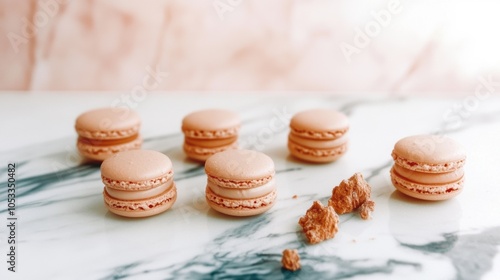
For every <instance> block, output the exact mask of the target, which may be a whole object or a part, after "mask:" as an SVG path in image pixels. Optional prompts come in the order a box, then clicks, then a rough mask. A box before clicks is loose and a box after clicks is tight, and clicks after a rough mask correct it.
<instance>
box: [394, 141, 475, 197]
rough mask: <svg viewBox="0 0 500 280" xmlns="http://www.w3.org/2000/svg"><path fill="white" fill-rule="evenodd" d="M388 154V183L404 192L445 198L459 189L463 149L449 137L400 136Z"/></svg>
mask: <svg viewBox="0 0 500 280" xmlns="http://www.w3.org/2000/svg"><path fill="white" fill-rule="evenodd" d="M392 158H393V159H394V166H393V167H392V169H391V180H392V183H393V184H394V186H395V187H396V189H398V190H399V191H400V192H402V193H404V194H406V195H409V196H412V197H415V198H419V199H424V200H445V199H449V198H452V197H454V196H456V195H457V194H459V193H460V192H461V191H462V189H463V186H464V167H463V166H464V164H465V159H466V155H465V150H464V148H463V147H462V146H461V145H460V144H459V143H457V142H456V141H455V140H453V139H451V138H449V137H445V136H437V135H416V136H409V137H406V138H403V139H401V140H399V141H398V142H397V143H396V145H395V146H394V150H393V151H392Z"/></svg>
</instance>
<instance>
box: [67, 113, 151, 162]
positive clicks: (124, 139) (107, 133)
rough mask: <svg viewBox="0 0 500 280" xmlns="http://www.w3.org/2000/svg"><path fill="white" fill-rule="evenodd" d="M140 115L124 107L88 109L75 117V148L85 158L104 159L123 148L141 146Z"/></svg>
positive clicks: (134, 148)
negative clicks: (76, 139)
mask: <svg viewBox="0 0 500 280" xmlns="http://www.w3.org/2000/svg"><path fill="white" fill-rule="evenodd" d="M140 127H141V119H140V117H139V115H138V114H137V113H136V112H134V111H133V110H130V109H126V108H101V109H95V110H91V111H87V112H85V113H83V114H81V115H80V116H78V118H77V119H76V123H75V130H76V132H77V133H78V141H77V144H76V145H77V148H78V151H79V152H80V154H81V155H82V156H84V157H86V158H89V159H92V160H96V161H103V160H105V159H106V158H108V157H110V156H112V155H113V154H116V153H118V152H122V151H128V150H136V149H140V148H141V145H142V139H141V137H140V135H139V130H140Z"/></svg>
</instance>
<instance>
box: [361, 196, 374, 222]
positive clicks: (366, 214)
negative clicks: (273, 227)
mask: <svg viewBox="0 0 500 280" xmlns="http://www.w3.org/2000/svg"><path fill="white" fill-rule="evenodd" d="M374 210H375V201H373V200H370V199H369V200H367V201H365V203H363V204H361V206H360V207H359V215H361V219H363V220H368V219H370V218H371V217H372V212H373V211H374Z"/></svg>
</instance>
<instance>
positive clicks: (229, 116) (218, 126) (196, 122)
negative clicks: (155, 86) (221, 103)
mask: <svg viewBox="0 0 500 280" xmlns="http://www.w3.org/2000/svg"><path fill="white" fill-rule="evenodd" d="M240 127H241V120H240V117H239V116H238V114H236V113H235V112H233V111H229V110H222V109H208V110H201V111H196V112H193V113H191V114H189V115H187V116H185V117H184V119H183V120H182V132H183V133H184V136H185V138H184V146H183V148H184V152H185V153H186V155H187V156H188V157H189V158H191V159H194V160H197V161H202V162H203V161H205V160H207V159H208V158H209V157H210V156H211V155H213V154H215V153H218V152H222V151H225V150H228V149H236V148H237V147H238V146H237V141H238V132H239V129H240Z"/></svg>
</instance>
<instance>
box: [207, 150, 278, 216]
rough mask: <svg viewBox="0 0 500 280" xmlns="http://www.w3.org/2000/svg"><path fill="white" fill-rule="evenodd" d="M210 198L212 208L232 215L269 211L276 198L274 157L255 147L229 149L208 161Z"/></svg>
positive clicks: (248, 214) (208, 194)
mask: <svg viewBox="0 0 500 280" xmlns="http://www.w3.org/2000/svg"><path fill="white" fill-rule="evenodd" d="M205 172H206V174H207V187H206V200H207V203H208V204H209V205H210V207H212V209H214V210H216V211H218V212H221V213H224V214H227V215H231V216H253V215H258V214H261V213H264V212H266V211H267V210H269V209H270V208H271V207H273V205H274V204H275V201H276V182H275V179H274V174H275V171H274V162H273V160H272V159H271V158H270V157H269V156H267V155H265V154H263V153H260V152H256V151H251V150H226V151H224V152H220V153H217V154H215V155H213V156H211V157H210V158H208V160H207V161H206V162H205Z"/></svg>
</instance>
